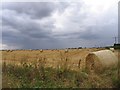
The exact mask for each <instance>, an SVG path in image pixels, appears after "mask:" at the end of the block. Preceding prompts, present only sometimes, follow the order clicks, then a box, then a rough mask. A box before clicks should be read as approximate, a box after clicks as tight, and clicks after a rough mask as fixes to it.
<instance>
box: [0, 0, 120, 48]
mask: <svg viewBox="0 0 120 90" xmlns="http://www.w3.org/2000/svg"><path fill="white" fill-rule="evenodd" d="M118 1H119V0H79V2H4V3H2V8H1V9H0V11H2V13H0V17H1V18H2V19H1V20H0V23H1V25H2V31H1V32H2V42H0V45H1V46H2V49H60V48H73V47H101V46H107V45H108V46H109V45H113V44H114V37H115V36H118Z"/></svg>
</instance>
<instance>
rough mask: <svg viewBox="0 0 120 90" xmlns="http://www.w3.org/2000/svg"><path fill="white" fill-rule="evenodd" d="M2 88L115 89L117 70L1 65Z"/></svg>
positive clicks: (117, 85)
mask: <svg viewBox="0 0 120 90" xmlns="http://www.w3.org/2000/svg"><path fill="white" fill-rule="evenodd" d="M2 86H3V88H105V87H107V88H116V87H119V86H120V82H119V81H118V78H117V69H110V70H106V71H105V72H104V73H99V74H96V73H87V72H86V71H85V70H84V71H80V72H76V71H71V70H69V69H67V68H57V69H53V68H44V66H42V65H40V66H39V67H33V66H31V65H27V64H23V65H22V66H21V67H20V66H17V65H10V64H8V65H6V64H3V83H2Z"/></svg>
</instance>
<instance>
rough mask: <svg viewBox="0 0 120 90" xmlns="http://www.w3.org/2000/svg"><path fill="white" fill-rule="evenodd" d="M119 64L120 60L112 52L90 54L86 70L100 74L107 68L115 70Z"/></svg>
mask: <svg viewBox="0 0 120 90" xmlns="http://www.w3.org/2000/svg"><path fill="white" fill-rule="evenodd" d="M117 64H118V58H117V57H116V56H115V54H114V53H113V52H112V51H110V50H101V51H96V52H90V53H89V54H88V55H87V57H86V69H87V70H89V71H90V70H94V71H97V72H100V71H102V70H104V69H105V68H113V67H116V66H117Z"/></svg>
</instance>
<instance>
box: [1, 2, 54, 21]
mask: <svg viewBox="0 0 120 90" xmlns="http://www.w3.org/2000/svg"><path fill="white" fill-rule="evenodd" d="M3 9H8V10H13V11H16V12H17V13H18V14H27V15H29V16H30V17H31V18H33V19H41V18H44V17H47V16H50V15H51V13H52V12H53V11H54V4H53V3H51V2H37V3H36V2H31V3H30V2H26V3H25V2H20V3H18V2H17V3H15V2H14V3H8V4H6V3H3Z"/></svg>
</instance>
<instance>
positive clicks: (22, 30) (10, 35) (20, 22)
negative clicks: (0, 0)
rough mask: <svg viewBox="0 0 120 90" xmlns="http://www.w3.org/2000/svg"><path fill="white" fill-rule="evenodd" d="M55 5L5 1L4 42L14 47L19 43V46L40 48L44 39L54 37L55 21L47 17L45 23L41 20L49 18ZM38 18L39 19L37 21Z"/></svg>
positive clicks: (3, 19) (3, 18) (3, 17)
mask: <svg viewBox="0 0 120 90" xmlns="http://www.w3.org/2000/svg"><path fill="white" fill-rule="evenodd" d="M53 7H54V5H53V3H4V4H3V16H2V25H3V28H2V29H3V30H2V39H3V44H7V45H11V46H13V47H14V46H15V45H18V48H27V47H28V48H33V47H35V48H40V47H41V45H42V44H41V43H40V42H43V41H42V39H43V40H44V39H46V40H47V39H51V38H52V37H51V28H53V21H51V20H49V21H47V19H46V22H45V23H41V22H42V20H43V19H44V18H49V16H50V15H51V13H52V12H53V11H54V8H53ZM36 19H37V20H39V21H38V22H37V21H35V20H36ZM43 21H44V20H43ZM36 40H37V42H35V41H36ZM34 43H37V44H38V46H37V45H36V44H34ZM44 44H45V43H44ZM39 45H40V46H39ZM36 46H37V47H36ZM43 47H44V45H43Z"/></svg>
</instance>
